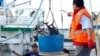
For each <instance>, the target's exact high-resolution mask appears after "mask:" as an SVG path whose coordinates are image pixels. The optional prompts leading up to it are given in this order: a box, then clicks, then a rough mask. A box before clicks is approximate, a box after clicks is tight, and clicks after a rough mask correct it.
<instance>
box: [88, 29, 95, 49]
mask: <svg viewBox="0 0 100 56" xmlns="http://www.w3.org/2000/svg"><path fill="white" fill-rule="evenodd" d="M92 32H93V30H92V28H88V29H87V33H88V47H89V48H90V49H93V48H95V43H94V41H93V40H92Z"/></svg>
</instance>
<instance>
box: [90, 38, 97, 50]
mask: <svg viewBox="0 0 100 56" xmlns="http://www.w3.org/2000/svg"><path fill="white" fill-rule="evenodd" d="M88 47H89V48H90V49H94V48H95V47H96V45H95V43H94V41H93V40H92V39H89V40H88Z"/></svg>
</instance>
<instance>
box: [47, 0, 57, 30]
mask: <svg viewBox="0 0 100 56" xmlns="http://www.w3.org/2000/svg"><path fill="white" fill-rule="evenodd" d="M50 13H51V16H52V23H55V26H56V27H57V24H56V21H55V19H54V14H53V12H52V10H51V0H49V11H48V14H47V17H46V21H45V22H47V20H48V17H49V14H50ZM57 28H58V27H57Z"/></svg>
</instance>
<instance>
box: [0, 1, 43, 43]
mask: <svg viewBox="0 0 100 56" xmlns="http://www.w3.org/2000/svg"><path fill="white" fill-rule="evenodd" d="M42 3H43V0H41V3H40V5H39V9H38V10H37V13H36V14H35V16H34V18H33V20H32V21H31V22H30V24H29V25H28V26H27V28H29V26H30V25H31V24H32V22H33V21H34V19H35V18H36V16H37V14H38V12H39V10H40V8H41V5H42ZM27 28H26V29H25V30H24V31H26V30H27ZM20 34H22V32H21V33H18V34H16V35H15V36H13V37H11V38H7V39H5V40H0V42H5V41H7V40H10V39H13V38H16V37H17V36H19V35H20Z"/></svg>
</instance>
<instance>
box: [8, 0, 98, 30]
mask: <svg viewBox="0 0 100 56" xmlns="http://www.w3.org/2000/svg"><path fill="white" fill-rule="evenodd" d="M11 1H13V0H6V2H7V3H9V2H11ZM25 1H30V0H17V1H16V3H15V4H19V3H22V2H25ZM72 1H73V0H51V4H52V5H51V8H52V9H51V11H52V12H53V14H54V19H55V21H56V24H57V27H58V28H64V29H69V27H70V23H71V19H72V17H68V16H67V14H66V13H65V12H62V15H63V24H62V21H61V19H62V18H61V11H60V10H65V11H67V12H73V9H72ZM84 1H85V7H86V8H87V10H88V11H89V12H90V13H91V11H94V12H96V11H97V12H98V11H100V3H99V2H100V0H84ZM40 2H41V0H31V5H29V4H26V5H22V6H20V7H21V8H38V7H39V5H40ZM18 8H19V7H18ZM18 8H17V9H18ZM91 8H92V9H91ZM41 9H43V10H44V12H45V14H44V19H46V17H47V13H48V10H49V0H44V2H43V4H42V7H41ZM47 21H48V22H50V23H51V22H52V16H51V14H49V17H48V20H47ZM62 25H63V27H62Z"/></svg>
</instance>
